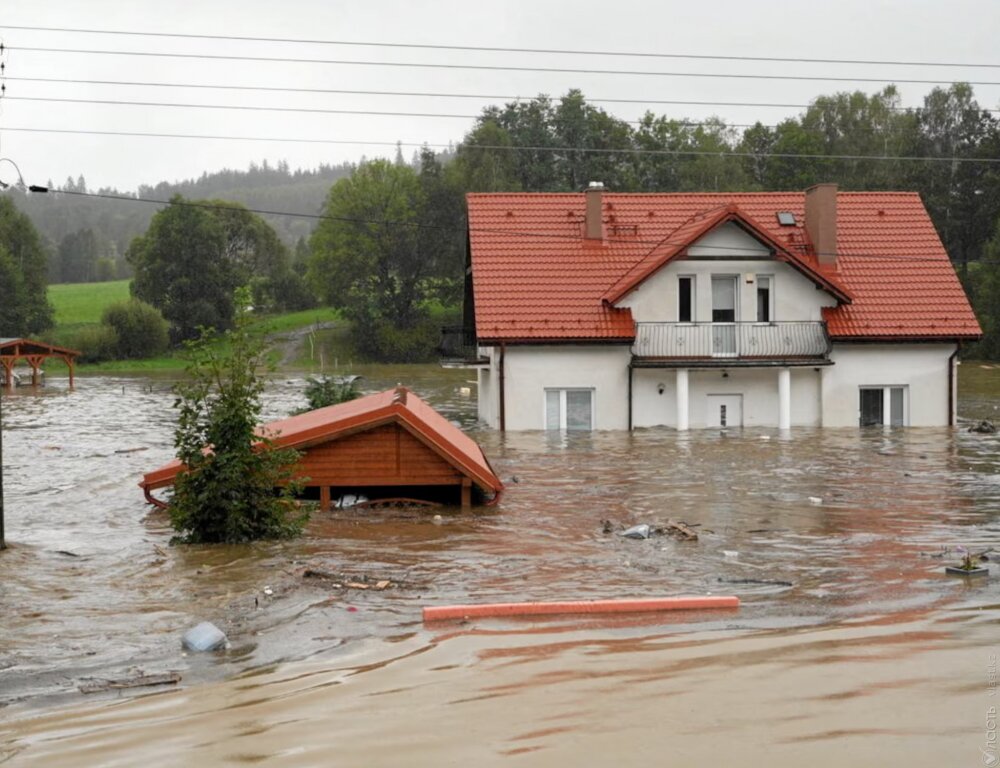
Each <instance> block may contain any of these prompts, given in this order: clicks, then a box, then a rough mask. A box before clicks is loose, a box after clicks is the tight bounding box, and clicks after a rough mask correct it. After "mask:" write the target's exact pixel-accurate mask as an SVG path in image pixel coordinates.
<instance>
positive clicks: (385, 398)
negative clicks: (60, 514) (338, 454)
mask: <svg viewBox="0 0 1000 768" xmlns="http://www.w3.org/2000/svg"><path fill="white" fill-rule="evenodd" d="M393 422H395V423H399V424H401V425H402V426H403V427H404V428H406V429H408V430H409V431H410V433H411V434H413V435H414V436H415V437H417V439H419V440H421V441H422V442H423V443H425V444H426V445H427V446H429V447H430V448H431V449H433V450H434V451H436V452H437V453H438V454H439V455H440V456H441V457H442V458H444V459H445V460H446V461H448V462H449V463H450V464H451V465H452V466H454V467H455V468H456V469H457V470H459V471H460V472H462V473H463V474H465V475H466V476H467V477H469V478H470V479H471V480H472V481H473V482H474V483H475V484H476V485H478V486H479V487H480V488H482V489H483V490H484V491H490V492H492V493H498V492H499V491H501V490H502V489H503V483H501V482H500V478H498V477H497V476H496V474H495V473H494V472H493V468H492V467H491V466H490V463H489V461H488V460H487V458H486V456H485V455H484V454H483V451H482V449H481V448H480V447H479V445H478V444H477V443H476V442H475V441H474V440H473V439H472V438H470V437H469V436H468V435H466V434H465V433H463V432H462V431H461V430H460V429H459V428H458V427H456V426H455V425H454V424H452V423H451V422H450V421H448V420H447V419H446V418H444V417H443V416H442V415H441V414H439V413H438V412H437V411H435V410H434V409H433V408H431V406H429V405H428V404H427V403H425V402H424V401H423V400H421V399H420V398H419V397H417V396H416V395H415V394H413V392H411V391H410V390H408V389H406V388H405V387H397V388H396V389H389V390H386V391H385V392H379V393H377V394H374V395H367V396H365V397H361V398H358V399H357V400H350V401H348V402H346V403H340V404H339V405H331V406H328V407H326V408H318V409H316V410H314V411H308V412H307V413H302V414H299V415H298V416H291V417H289V418H287V419H281V420H279V421H272V422H270V423H269V424H265V425H264V426H262V427H260V428H259V429H258V433H259V434H266V435H268V436H269V437H271V439H272V440H273V441H274V443H275V444H276V445H277V446H279V447H282V448H297V449H299V450H304V449H306V448H309V447H310V446H313V445H319V444H322V443H328V442H330V441H331V440H336V439H337V438H340V437H345V436H347V435H352V434H355V433H357V432H363V431H366V430H368V429H371V428H373V427H376V426H381V425H383V424H390V423H393ZM182 468H183V465H182V464H181V463H180V461H177V460H176V459H175V460H174V461H171V462H168V463H167V464H164V465H163V466H162V467H159V468H158V469H154V470H153V471H152V472H147V473H146V474H145V475H144V476H143V478H142V482H140V483H139V487H141V488H143V489H146V490H153V489H155V488H162V487H164V486H168V485H172V484H173V482H174V478H176V476H177V474H178V472H180V471H181V470H182Z"/></svg>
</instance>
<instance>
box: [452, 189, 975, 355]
mask: <svg viewBox="0 0 1000 768" xmlns="http://www.w3.org/2000/svg"><path fill="white" fill-rule="evenodd" d="M468 205H469V241H470V245H471V258H472V273H473V291H474V301H475V310H476V333H477V336H478V338H479V339H480V340H481V341H485V342H490V341H506V342H522V343H530V342H544V341H550V340H551V341H560V342H566V341H606V342H627V341H631V340H632V339H633V338H634V336H635V324H634V322H633V318H632V314H631V312H630V311H629V310H628V309H619V308H617V307H615V306H613V303H614V302H615V301H618V300H620V299H621V298H622V297H623V296H624V295H625V294H627V293H628V292H629V291H630V290H632V289H633V288H634V287H635V286H636V285H638V284H639V283H640V282H642V280H644V279H646V278H647V277H649V275H651V274H653V273H654V272H655V271H656V270H657V269H659V268H660V267H662V266H663V265H665V264H666V263H668V262H669V261H670V260H672V259H674V258H682V257H683V255H684V252H685V249H686V247H687V246H688V245H691V244H693V243H694V242H695V241H696V240H697V239H698V238H700V237H702V236H703V235H705V234H706V233H707V232H708V231H710V230H711V229H713V228H714V227H716V226H720V225H722V224H724V223H726V222H728V221H735V222H736V223H737V224H739V225H741V226H743V227H744V228H745V229H747V230H748V231H749V232H750V233H751V234H752V235H753V236H755V237H757V238H758V239H760V240H761V241H762V242H764V243H765V244H767V245H769V246H770V247H771V248H772V249H773V250H774V253H775V257H776V258H778V259H781V260H784V261H786V262H788V263H789V264H790V265H791V266H793V267H795V268H796V269H798V270H799V271H800V272H802V273H803V274H805V275H806V276H807V277H809V278H810V279H811V280H813V281H814V282H816V283H817V284H818V285H821V286H822V287H823V288H824V289H825V290H827V291H829V292H830V293H831V294H832V295H834V296H835V297H837V298H838V299H839V300H840V304H839V306H837V307H833V308H828V309H825V310H824V317H825V319H826V320H827V327H828V331H829V333H830V336H831V337H832V338H834V339H837V340H850V339H858V340H870V339H896V340H916V339H949V340H950V339H963V338H976V337H978V336H980V335H981V333H982V331H981V330H980V327H979V323H978V322H977V320H976V317H975V315H974V314H973V312H972V308H971V307H970V305H969V302H968V299H967V298H966V296H965V292H964V290H963V289H962V285H961V283H960V282H959V280H958V277H957V275H956V274H955V270H954V268H953V267H952V265H951V262H950V260H949V259H948V254H947V253H946V252H945V249H944V246H943V245H942V244H941V240H940V238H939V237H938V234H937V231H936V230H935V229H934V225H933V223H932V222H931V220H930V216H929V215H928V214H927V211H926V209H925V208H924V205H923V203H922V201H921V200H920V196H919V195H918V194H917V193H915V192H838V193H837V265H836V267H835V268H832V269H831V268H830V267H827V266H825V265H820V264H819V262H818V260H817V259H816V255H815V252H814V250H813V247H812V244H811V243H810V242H809V238H808V236H807V234H806V232H805V229H804V226H803V222H804V218H805V193H804V192H746V193H744V192H736V193H696V194H690V193H672V194H637V193H609V192H605V193H603V197H602V208H603V217H602V218H603V222H604V239H603V240H601V241H598V240H586V239H584V237H583V234H584V224H583V222H584V210H585V193H559V194H550V193H515V194H508V193H499V194H492V193H489V194H488V193H473V194H469V195H468ZM784 211H787V212H790V213H792V214H794V216H795V220H796V224H795V226H781V225H780V224H779V223H778V220H777V214H778V213H779V212H784Z"/></svg>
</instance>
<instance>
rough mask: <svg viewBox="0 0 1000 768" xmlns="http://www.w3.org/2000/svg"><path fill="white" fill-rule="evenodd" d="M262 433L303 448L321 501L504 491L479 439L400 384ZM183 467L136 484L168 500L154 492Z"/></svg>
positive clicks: (493, 495) (308, 478)
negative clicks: (347, 496) (354, 496)
mask: <svg viewBox="0 0 1000 768" xmlns="http://www.w3.org/2000/svg"><path fill="white" fill-rule="evenodd" d="M259 433H260V434H264V435H267V436H268V437H270V438H271V440H272V441H273V443H274V444H275V445H277V446H279V447H282V448H295V449H297V450H299V451H301V452H302V459H301V461H300V463H299V465H298V467H297V469H296V474H297V475H298V476H299V477H300V478H301V479H302V480H303V484H304V486H305V488H306V491H307V493H309V492H310V491H311V492H312V493H313V494H315V498H317V499H318V501H319V503H320V508H321V509H328V508H329V507H330V504H331V500H332V497H334V496H341V495H343V494H346V493H349V494H364V495H365V496H366V497H367V498H368V499H369V500H370V501H372V502H378V501H380V500H385V499H395V498H397V497H401V496H403V497H406V498H407V499H408V500H410V501H425V502H430V501H435V502H440V503H446V504H447V503H453V504H461V505H462V507H463V508H467V507H469V506H470V505H471V504H472V503H473V500H474V499H475V500H476V501H479V502H482V503H486V504H492V503H495V502H496V501H498V500H499V498H500V494H501V493H502V492H503V483H502V482H500V478H499V477H497V475H496V473H495V472H494V471H493V468H492V467H491V466H490V463H489V460H488V459H487V458H486V456H485V455H484V454H483V451H482V449H481V448H480V447H479V445H477V444H476V442H475V441H474V440H473V439H472V438H471V437H469V436H468V435H466V434H465V433H463V432H462V430H460V429H459V428H458V427H456V426H455V425H454V424H452V423H451V422H449V421H448V420H447V419H446V418H444V417H443V416H442V415H441V414H439V413H438V412H437V411H435V410H434V409H433V408H432V407H431V406H430V405H428V404H427V403H425V402H424V401H423V400H421V399H420V398H419V397H417V395H415V394H414V393H413V392H411V391H410V390H408V389H406V388H405V387H396V388H395V389H390V390H387V391H385V392H379V393H378V394H374V395H368V396H366V397H362V398H359V399H358V400H351V401H349V402H346V403H341V404H339V405H331V406H328V407H326V408H320V409H318V410H315V411H309V412H307V413H303V414H299V415H298V416H292V417H290V418H287V419H282V420H281V421H273V422H271V423H270V424H265V425H263V426H262V427H260V428H259ZM184 471H185V467H184V466H183V465H182V464H181V463H180V462H179V461H177V460H174V461H171V462H168V463H167V464H164V465H163V466H162V467H160V468H158V469H154V470H153V471H151V472H147V473H146V474H145V475H144V476H143V478H142V482H140V483H139V486H140V487H141V488H142V489H143V491H144V492H145V494H146V499H147V500H148V501H149V502H150V503H152V504H155V505H157V506H160V507H165V506H166V504H165V502H163V501H160V500H159V499H157V498H156V497H154V496H152V495H151V492H152V491H153V490H155V489H157V488H165V487H167V486H170V485H173V483H174V480H175V479H176V477H177V475H178V474H179V473H181V472H184Z"/></svg>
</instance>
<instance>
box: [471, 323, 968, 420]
mask: <svg viewBox="0 0 1000 768" xmlns="http://www.w3.org/2000/svg"><path fill="white" fill-rule="evenodd" d="M954 351H955V345H954V344H842V343H834V346H833V351H832V353H831V355H830V358H831V360H832V361H833V363H834V364H833V365H831V366H823V367H820V368H819V369H818V370H817V369H815V368H811V367H797V368H791V369H790V370H791V425H792V426H793V427H813V426H826V427H857V426H858V423H859V417H860V397H861V395H860V390H861V388H862V387H890V388H891V387H903V388H904V389H905V412H906V421H905V423H906V424H907V425H908V426H915V427H923V426H944V425H947V424H948V416H949V410H948V409H949V402H948V380H949V376H948V358H949V357H950V356H951V354H952V353H953V352H954ZM497 357H498V353H497V351H496V350H493V363H492V364H491V366H490V368H483V369H480V371H479V382H480V383H479V416H480V418H481V419H482V420H483V421H484V422H486V423H487V424H488V425H490V426H491V427H494V428H499V426H500V425H499V386H498V375H497V373H498V372H497ZM628 363H629V348H628V347H627V346H626V345H606V346H603V345H593V346H590V345H587V346H584V345H561V346H557V345H551V346H549V345H546V346H509V347H507V352H506V359H505V369H506V376H505V389H506V420H507V429H509V430H524V429H544V428H545V390H546V389H562V388H568V389H592V390H593V399H594V428H595V429H627V428H628ZM778 371H779V368H730V369H727V370H726V373H727V374H728V375H727V376H725V377H723V375H722V370H721V369H718V368H709V369H698V368H691V369H689V373H688V376H689V379H688V382H689V383H688V400H689V410H688V413H689V424H690V427H691V428H692V429H699V428H703V427H706V426H707V425H708V424H709V416H710V414H709V412H708V410H709V404H710V403H711V402H714V401H712V400H711V399H710V398H711V396H717V395H740V396H741V402H742V408H741V410H742V414H741V416H742V425H743V426H745V427H768V428H774V427H777V426H778V375H779V373H778ZM661 384H662V385H663V393H662V394H660V392H659V389H660V385H661ZM632 424H633V426H634V427H655V426H666V427H676V426H677V372H676V370H675V369H672V368H656V369H648V368H639V369H635V370H634V371H633V378H632Z"/></svg>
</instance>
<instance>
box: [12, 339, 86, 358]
mask: <svg viewBox="0 0 1000 768" xmlns="http://www.w3.org/2000/svg"><path fill="white" fill-rule="evenodd" d="M11 353H13V354H15V355H17V356H18V357H23V356H24V355H58V356H60V357H77V356H78V355H79V354H80V353H79V352H78V351H77V350H75V349H67V348H66V347H57V346H55V345H54V344H46V343H45V342H44V341H38V340H36V339H25V338H23V337H15V338H0V354H11Z"/></svg>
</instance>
